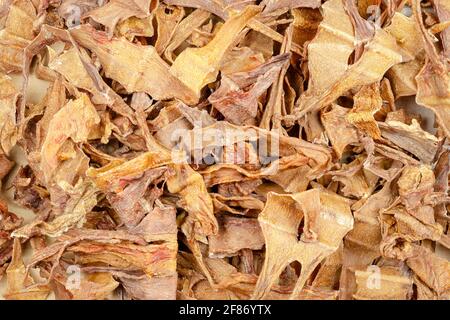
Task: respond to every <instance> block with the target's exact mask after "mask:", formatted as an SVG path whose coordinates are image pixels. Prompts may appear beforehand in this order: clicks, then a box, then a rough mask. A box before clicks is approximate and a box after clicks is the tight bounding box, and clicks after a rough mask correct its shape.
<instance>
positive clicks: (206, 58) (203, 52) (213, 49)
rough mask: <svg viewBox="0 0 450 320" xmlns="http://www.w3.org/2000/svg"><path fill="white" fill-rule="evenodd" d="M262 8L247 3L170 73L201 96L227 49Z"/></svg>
mask: <svg viewBox="0 0 450 320" xmlns="http://www.w3.org/2000/svg"><path fill="white" fill-rule="evenodd" d="M259 11H260V8H259V7H257V6H247V7H246V8H245V9H244V10H243V11H242V12H241V13H238V14H236V15H234V16H232V17H230V18H229V19H228V20H227V21H226V22H225V24H224V25H223V27H222V28H221V29H220V30H219V32H218V33H217V34H216V35H215V36H214V38H213V40H211V41H210V42H209V43H208V44H207V45H206V46H204V47H202V48H188V49H186V50H184V51H183V52H182V53H181V54H180V55H179V56H178V57H177V59H176V60H175V62H174V63H173V65H172V66H171V67H170V73H171V74H172V75H174V76H175V77H176V78H178V79H180V80H181V82H183V83H184V84H185V85H186V86H187V87H188V88H190V89H191V90H192V91H193V92H194V95H195V97H196V99H199V98H200V93H201V90H202V89H203V87H204V86H205V85H207V84H209V83H211V82H213V81H214V80H215V79H216V77H217V74H218V69H219V67H220V64H221V61H222V59H223V57H224V55H225V52H226V51H227V50H228V49H229V48H230V46H231V45H233V44H234V42H235V40H236V38H237V37H238V36H239V33H240V32H241V31H242V30H243V29H244V28H245V26H246V24H247V22H248V21H249V20H250V19H251V18H253V17H254V16H255V15H256V14H258V13H259ZM187 66H189V67H187Z"/></svg>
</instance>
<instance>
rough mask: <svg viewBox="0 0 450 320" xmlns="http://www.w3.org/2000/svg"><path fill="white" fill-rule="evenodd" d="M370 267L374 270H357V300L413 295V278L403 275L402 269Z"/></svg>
mask: <svg viewBox="0 0 450 320" xmlns="http://www.w3.org/2000/svg"><path fill="white" fill-rule="evenodd" d="M371 267H372V269H370V268H371ZM368 268H369V270H371V271H372V270H373V271H374V272H371V271H365V270H356V271H355V278H356V292H355V294H354V298H355V299H356V300H407V299H408V298H409V297H410V296H411V294H412V280H411V279H410V278H409V277H407V276H404V275H402V273H401V272H400V270H398V269H396V268H393V267H382V268H379V267H377V266H369V267H368ZM375 270H376V271H375ZM375 272H376V273H375Z"/></svg>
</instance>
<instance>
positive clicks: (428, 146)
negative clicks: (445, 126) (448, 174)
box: [379, 119, 440, 164]
mask: <svg viewBox="0 0 450 320" xmlns="http://www.w3.org/2000/svg"><path fill="white" fill-rule="evenodd" d="M379 127H380V129H381V135H382V136H383V137H384V138H386V139H388V140H390V141H391V142H393V143H394V144H396V145H397V146H399V147H401V148H402V149H404V150H406V151H408V152H410V153H412V154H413V155H415V156H416V157H417V158H419V159H420V160H421V161H422V162H423V163H425V164H430V163H431V162H432V161H433V160H434V158H435V156H436V152H437V150H438V148H439V144H440V142H439V139H438V138H436V137H435V136H433V135H432V134H430V133H428V132H426V131H424V130H423V129H422V128H421V127H420V124H419V123H418V122H417V121H416V120H415V119H413V120H412V123H411V125H407V124H404V123H403V122H400V121H386V122H380V123H379Z"/></svg>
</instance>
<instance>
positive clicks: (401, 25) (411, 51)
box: [386, 12, 423, 97]
mask: <svg viewBox="0 0 450 320" xmlns="http://www.w3.org/2000/svg"><path fill="white" fill-rule="evenodd" d="M386 31H387V32H389V33H390V34H391V35H393V36H394V37H395V38H396V39H397V43H398V44H399V46H400V47H401V48H402V49H403V55H404V56H405V58H407V59H408V60H409V61H405V62H403V63H400V64H398V65H395V66H393V67H392V68H391V69H390V70H389V71H388V73H387V74H388V76H389V78H390V79H391V81H392V84H393V88H394V91H395V94H396V97H401V96H408V95H414V94H416V91H417V85H416V81H415V77H416V76H417V74H418V73H419V71H420V69H421V68H422V66H423V56H422V53H423V46H422V45H420V44H421V43H422V42H421V35H420V32H419V29H418V27H417V25H416V23H415V22H414V19H413V18H412V17H411V18H409V17H406V16H404V15H403V14H401V13H398V12H396V13H395V14H394V16H393V17H392V20H391V24H390V25H389V26H388V27H386Z"/></svg>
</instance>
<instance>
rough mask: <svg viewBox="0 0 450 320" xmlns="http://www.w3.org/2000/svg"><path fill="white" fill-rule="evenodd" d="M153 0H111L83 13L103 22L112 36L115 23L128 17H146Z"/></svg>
mask: <svg viewBox="0 0 450 320" xmlns="http://www.w3.org/2000/svg"><path fill="white" fill-rule="evenodd" d="M155 2H156V1H154V0H133V1H128V0H111V1H109V2H108V3H106V4H104V5H103V6H101V7H98V8H95V9H94V10H91V11H89V12H88V13H86V14H85V15H84V17H90V18H92V19H94V20H95V21H97V22H98V23H101V24H103V25H104V26H105V27H106V29H107V30H108V34H109V35H110V36H112V34H113V32H114V29H115V27H116V25H117V24H118V23H119V22H121V21H124V20H125V19H128V18H130V17H137V18H146V17H147V16H149V15H150V6H151V5H152V4H153V3H155ZM152 6H153V5H152Z"/></svg>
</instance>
